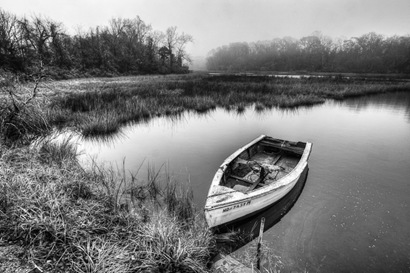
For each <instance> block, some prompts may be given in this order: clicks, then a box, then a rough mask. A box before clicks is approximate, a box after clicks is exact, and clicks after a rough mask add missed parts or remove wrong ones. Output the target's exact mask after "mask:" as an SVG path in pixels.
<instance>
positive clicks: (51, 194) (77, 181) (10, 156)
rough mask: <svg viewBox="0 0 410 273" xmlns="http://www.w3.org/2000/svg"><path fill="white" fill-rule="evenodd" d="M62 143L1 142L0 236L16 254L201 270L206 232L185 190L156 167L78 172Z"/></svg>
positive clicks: (31, 259)
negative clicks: (144, 177)
mask: <svg viewBox="0 0 410 273" xmlns="http://www.w3.org/2000/svg"><path fill="white" fill-rule="evenodd" d="M69 143H70V142H69V141H62V142H59V143H55V142H51V141H43V142H39V143H38V144H37V145H32V146H31V147H28V146H24V147H19V148H8V147H6V146H1V152H0V237H1V238H2V239H3V240H5V241H7V242H9V243H11V244H12V245H19V246H22V247H23V248H24V250H25V252H24V255H23V260H25V261H26V262H28V263H29V264H30V265H32V266H33V267H38V268H39V269H41V270H45V271H53V272H54V271H55V272H63V271H64V272H67V271H68V272H164V270H165V271H167V270H170V271H171V272H178V271H184V272H206V271H207V268H206V264H207V262H208V260H209V258H210V251H211V249H212V247H213V243H212V242H213V239H212V235H211V234H210V232H209V231H208V229H207V227H206V225H205V224H204V223H205V222H204V220H203V219H201V218H200V216H198V214H197V212H195V210H194V208H193V206H192V203H191V201H189V202H187V201H186V200H185V198H186V197H187V196H189V194H188V195H187V194H185V195H183V196H181V195H178V194H176V192H177V190H175V189H176V188H177V186H176V185H174V184H172V183H176V182H173V181H164V183H163V184H161V181H162V180H163V179H164V178H163V176H162V175H160V173H159V172H158V171H157V172H153V175H152V176H151V178H152V180H151V181H147V182H146V183H144V182H143V181H140V180H138V179H137V176H136V175H127V174H125V173H124V170H114V169H107V168H102V167H99V166H95V167H94V168H93V169H92V170H87V171H86V170H84V169H82V168H81V167H80V166H79V164H77V162H76V160H75V153H76V149H75V147H74V146H70V144H69ZM167 177H169V176H167ZM171 185H172V186H171ZM137 193H138V194H137ZM170 200H173V201H172V205H171V206H168V203H167V202H169V201H170ZM179 200H181V202H180V201H179ZM188 206H189V207H188ZM187 211H188V213H187Z"/></svg>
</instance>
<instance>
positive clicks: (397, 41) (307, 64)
mask: <svg viewBox="0 0 410 273" xmlns="http://www.w3.org/2000/svg"><path fill="white" fill-rule="evenodd" d="M207 68H208V69H210V70H223V71H256V70H259V71H318V72H357V73H410V36H409V35H407V36H392V37H385V36H383V35H379V34H376V33H374V32H371V33H368V34H364V35H362V36H360V37H353V38H350V39H347V40H341V39H339V40H332V39H331V38H329V37H327V36H324V35H322V34H321V33H320V32H315V33H313V34H312V35H310V36H306V37H303V38H301V39H294V38H290V37H285V38H282V39H274V40H271V41H263V42H256V43H246V42H243V43H232V44H230V45H225V46H222V47H219V48H217V49H214V50H212V51H211V52H210V54H209V56H208V58H207Z"/></svg>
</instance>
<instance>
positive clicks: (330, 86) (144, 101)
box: [47, 74, 410, 137]
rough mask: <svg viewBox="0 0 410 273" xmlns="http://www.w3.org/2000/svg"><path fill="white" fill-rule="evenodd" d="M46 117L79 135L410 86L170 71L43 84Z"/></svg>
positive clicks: (341, 80)
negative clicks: (156, 119) (161, 118)
mask: <svg viewBox="0 0 410 273" xmlns="http://www.w3.org/2000/svg"><path fill="white" fill-rule="evenodd" d="M47 85H48V89H49V90H51V92H48V94H49V96H48V100H47V107H48V117H49V119H50V123H51V124H53V125H56V126H59V127H71V128H75V129H76V130H78V131H80V132H81V133H82V134H83V135H84V136H85V137H95V136H101V135H110V134H114V133H117V132H118V131H119V130H120V128H121V127H122V126H124V125H126V124H129V123H134V122H141V121H144V120H148V119H151V118H153V117H158V116H176V115H178V114H180V113H182V112H183V111H195V112H198V113H205V112H207V111H210V110H212V109H215V108H216V107H222V108H225V109H227V110H231V111H237V112H241V111H243V110H244V109H245V108H246V107H249V106H253V107H254V108H255V110H257V111H263V110H264V109H270V108H273V107H279V108H295V107H299V106H310V105H315V104H320V103H323V102H324V101H325V100H326V99H336V100H341V99H345V98H348V97H353V96H363V95H369V94H376V93H384V92H392V91H405V90H410V82H408V81H400V80H394V81H391V80H380V79H377V80H376V79H373V80H367V79H360V78H342V77H333V76H331V77H320V78H319V77H315V78H300V79H299V78H288V77H280V78H276V77H269V76H246V75H216V76H212V75H208V74H190V75H170V76H137V77H121V78H103V79H84V80H76V81H61V82H55V83H48V84H47Z"/></svg>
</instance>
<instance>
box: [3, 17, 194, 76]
mask: <svg viewBox="0 0 410 273" xmlns="http://www.w3.org/2000/svg"><path fill="white" fill-rule="evenodd" d="M189 42H192V36H191V35H189V34H185V33H181V32H179V31H178V30H177V28H176V27H169V28H168V29H166V31H165V32H161V31H157V30H153V29H152V27H151V25H149V24H147V23H145V22H144V21H143V20H142V19H141V18H140V17H138V16H136V17H135V18H133V19H123V18H116V19H111V20H110V21H109V22H108V25H107V26H97V27H94V28H90V29H89V30H87V31H81V30H78V31H77V33H76V34H75V35H69V34H68V33H67V31H66V30H65V27H64V25H63V24H62V23H59V22H57V21H54V20H52V19H50V18H46V17H43V16H41V15H36V16H32V17H30V18H27V17H22V18H19V17H17V16H15V15H13V14H11V13H8V12H6V11H4V10H2V9H0V69H3V70H7V71H12V72H17V73H23V74H31V73H32V70H33V68H35V67H38V66H39V65H41V66H44V67H46V68H48V74H49V76H50V77H52V78H55V79H65V78H76V77H84V76H86V77H87V76H115V75H130V74H133V75H135V74H153V73H157V74H158V73H161V74H168V73H186V72H188V66H187V63H189V62H190V59H189V56H188V54H187V52H186V51H185V46H186V45H187V44H188V43H189Z"/></svg>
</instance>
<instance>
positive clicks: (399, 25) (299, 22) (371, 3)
mask: <svg viewBox="0 0 410 273" xmlns="http://www.w3.org/2000/svg"><path fill="white" fill-rule="evenodd" d="M0 6H1V8H2V9H4V10H6V11H9V12H12V13H14V14H17V15H20V16H21V15H27V16H31V15H34V14H35V15H38V14H41V15H44V16H47V17H49V18H51V19H53V20H56V21H60V22H62V23H63V24H64V25H65V27H66V28H67V31H69V32H71V33H72V34H74V33H75V32H76V31H77V30H78V29H79V28H82V29H85V30H86V29H88V28H89V27H95V26H98V25H106V24H107V22H108V21H109V20H110V19H111V18H117V17H122V18H134V17H135V16H137V15H138V16H140V17H141V19H142V20H144V21H145V22H146V23H148V24H151V25H152V27H153V28H154V29H158V30H162V31H165V30H166V28H168V27H169V26H176V27H177V28H178V30H179V31H181V32H185V33H188V34H191V35H192V36H193V38H194V43H192V44H191V45H189V47H188V48H187V49H188V52H189V53H190V54H191V56H192V57H194V58H196V57H198V56H206V54H207V53H208V52H209V51H210V50H211V49H214V48H217V47H219V46H221V45H225V44H229V43H231V42H244V41H245V42H256V41H260V40H271V39H273V38H281V37H284V36H291V37H294V38H301V37H304V36H307V35H310V34H312V33H313V32H314V31H321V32H322V33H323V34H325V35H329V36H331V37H346V38H350V37H352V36H359V35H362V34H365V33H368V32H372V31H374V32H376V33H378V34H383V35H389V36H390V35H406V34H409V33H410V29H409V26H410V16H409V14H410V1H408V0H361V1H358V0H333V1H329V0H304V1H301V0H252V1H251V0H247V1H245V0H223V1H221V0H190V1H188V0H172V1H170V0H138V1H135V0H116V1H114V0H99V1H94V0H81V1H80V0H1V4H0Z"/></svg>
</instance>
